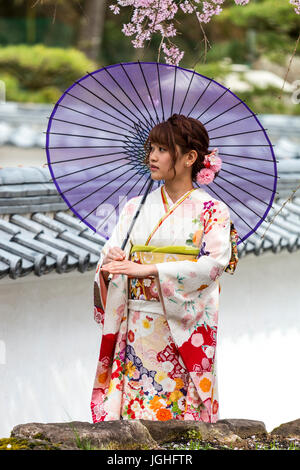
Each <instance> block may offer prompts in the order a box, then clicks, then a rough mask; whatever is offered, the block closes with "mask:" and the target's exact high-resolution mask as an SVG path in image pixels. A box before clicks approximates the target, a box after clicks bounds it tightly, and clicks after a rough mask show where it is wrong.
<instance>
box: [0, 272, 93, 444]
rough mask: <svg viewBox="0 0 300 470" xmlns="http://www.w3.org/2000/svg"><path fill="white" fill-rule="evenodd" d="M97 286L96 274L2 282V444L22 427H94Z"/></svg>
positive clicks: (0, 375) (27, 278)
mask: <svg viewBox="0 0 300 470" xmlns="http://www.w3.org/2000/svg"><path fill="white" fill-rule="evenodd" d="M93 279H94V272H93V271H91V272H87V273H85V274H81V273H69V274H63V275H57V274H56V275H55V274H54V275H53V274H52V273H51V274H48V275H45V276H41V277H40V278H37V277H36V276H31V275H30V276H27V277H25V278H23V279H22V280H9V281H8V282H7V281H6V280H5V279H2V280H0V299H1V306H0V312H1V323H0V340H1V341H2V345H5V347H4V346H2V349H1V348H0V353H1V351H2V353H4V356H5V357H3V354H2V358H0V384H1V391H0V399H1V400H0V437H6V436H9V434H10V431H11V430H12V428H13V426H15V425H16V424H21V423H28V422H43V423H46V422H63V421H76V420H79V421H89V422H92V420H91V413H90V408H89V405H90V398H91V393H92V387H93V381H94V376H95V372H96V365H97V358H98V354H99V344H100V343H99V341H100V336H99V326H98V324H97V323H96V322H95V321H94V319H93Z"/></svg>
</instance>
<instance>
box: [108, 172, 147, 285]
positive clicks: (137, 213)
mask: <svg viewBox="0 0 300 470" xmlns="http://www.w3.org/2000/svg"><path fill="white" fill-rule="evenodd" d="M153 183H154V180H153V179H152V178H151V181H150V182H149V184H148V186H147V189H146V192H145V194H144V196H143V198H142V200H141V202H140V205H139V208H138V210H137V211H136V213H135V214H134V217H133V219H132V222H131V224H130V227H129V229H128V232H127V235H126V238H125V240H123V243H122V246H121V250H124V249H125V246H126V243H127V242H128V239H129V235H130V233H131V230H132V228H133V226H134V224H135V222H136V219H137V217H138V215H139V213H140V211H141V209H142V206H143V205H144V202H145V200H146V197H147V196H148V193H149V191H151V188H152V186H153ZM112 277H113V274H110V275H109V276H108V278H107V280H108V282H110V281H111V280H112Z"/></svg>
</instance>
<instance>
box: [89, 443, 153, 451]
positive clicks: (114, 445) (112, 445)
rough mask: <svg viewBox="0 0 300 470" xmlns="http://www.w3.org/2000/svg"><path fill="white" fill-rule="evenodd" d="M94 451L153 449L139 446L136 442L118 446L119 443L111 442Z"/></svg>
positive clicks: (147, 446) (143, 445)
mask: <svg viewBox="0 0 300 470" xmlns="http://www.w3.org/2000/svg"><path fill="white" fill-rule="evenodd" d="M95 449H96V450H153V447H151V446H149V445H146V444H140V443H138V442H131V443H128V444H120V443H119V442H115V441H111V442H108V443H107V444H103V445H101V446H100V447H97V448H95Z"/></svg>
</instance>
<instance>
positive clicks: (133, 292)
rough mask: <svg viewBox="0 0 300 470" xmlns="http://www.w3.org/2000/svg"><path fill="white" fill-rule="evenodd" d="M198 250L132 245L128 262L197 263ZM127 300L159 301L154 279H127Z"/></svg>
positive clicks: (182, 247) (181, 247) (183, 247)
mask: <svg viewBox="0 0 300 470" xmlns="http://www.w3.org/2000/svg"><path fill="white" fill-rule="evenodd" d="M198 253H199V250H197V249H195V248H188V247H185V246H163V247H157V246H153V245H134V246H132V247H131V251H130V261H133V262H135V263H140V264H156V263H165V262H168V261H182V260H185V259H188V260H190V261H197V255H198ZM128 295H129V299H134V300H153V301H158V302H159V301H160V300H159V295H158V290H157V284H156V282H155V278H154V277H143V278H129V289H128Z"/></svg>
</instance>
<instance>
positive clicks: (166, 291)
mask: <svg viewBox="0 0 300 470" xmlns="http://www.w3.org/2000/svg"><path fill="white" fill-rule="evenodd" d="M161 291H162V294H163V295H165V296H166V297H171V296H172V295H174V284H173V282H172V281H165V282H163V283H162V285H161Z"/></svg>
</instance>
